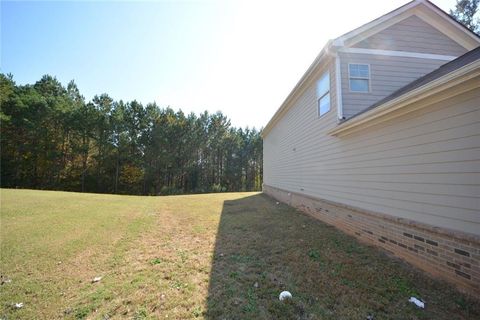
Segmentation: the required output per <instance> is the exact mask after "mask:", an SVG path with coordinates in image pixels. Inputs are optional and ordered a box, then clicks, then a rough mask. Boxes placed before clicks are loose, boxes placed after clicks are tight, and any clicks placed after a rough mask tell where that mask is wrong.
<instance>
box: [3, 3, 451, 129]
mask: <svg viewBox="0 0 480 320" xmlns="http://www.w3.org/2000/svg"><path fill="white" fill-rule="evenodd" d="M406 2H408V1H400V0H391V1H384V0H364V1H352V2H349V4H348V6H347V7H346V6H345V2H344V1H336V2H334V1H329V2H326V1H301V0H297V1H260V0H258V1H247V0H244V1H190V2H180V1H168V2H167V1H150V2H136V1H131V2H112V1H88V2H87V1H84V2H72V1H56V2H41V1H36V2H21V1H14V2H8V1H2V2H1V60H0V67H1V71H2V72H4V73H12V74H13V76H14V79H15V81H16V82H17V83H19V84H26V83H34V82H35V81H37V80H39V79H40V77H41V76H42V75H44V74H51V75H54V76H56V77H57V78H58V79H59V80H60V81H61V82H62V83H64V84H66V83H67V82H68V81H70V80H72V79H74V80H75V82H76V83H77V85H78V87H79V88H80V91H81V92H82V94H83V95H84V96H85V98H86V99H87V100H89V99H91V98H92V97H93V96H94V95H95V94H101V93H104V92H106V93H108V94H109V95H110V96H112V97H113V98H114V99H116V100H120V99H123V100H133V99H137V100H138V101H141V102H142V103H147V102H153V101H156V102H157V103H158V104H159V105H160V106H167V105H169V106H172V107H173V108H174V109H179V108H182V109H183V110H184V111H186V112H191V111H193V112H197V113H198V112H201V111H203V110H209V111H210V112H215V111H217V110H221V111H222V112H224V113H225V114H226V115H227V116H228V117H230V118H231V120H232V123H233V124H234V125H236V126H250V127H252V126H255V127H257V128H260V127H262V126H264V125H265V124H266V123H267V122H268V120H269V119H270V117H271V116H272V115H273V113H274V112H275V111H276V109H277V108H278V107H279V106H280V104H281V103H282V101H283V100H284V99H285V98H286V96H287V95H288V94H289V92H290V90H291V89H292V88H293V87H294V85H295V84H296V82H297V81H298V80H299V78H300V77H301V76H302V74H303V72H305V70H306V69H307V68H308V66H309V65H310V63H311V62H312V61H313V59H314V58H315V56H316V55H317V54H318V52H319V51H320V49H321V48H322V46H323V45H324V44H325V43H326V41H327V40H328V39H331V38H335V37H337V36H339V35H341V34H342V33H344V32H347V31H349V30H351V29H353V28H355V27H358V26H359V25H361V24H363V23H365V22H368V21H370V20H372V19H374V18H376V17H378V16H380V15H382V14H384V13H386V12H388V11H390V10H393V9H395V8H396V7H398V6H400V5H402V4H404V3H406ZM434 3H435V4H437V5H438V6H440V7H441V8H442V9H444V10H448V9H449V8H452V7H453V5H454V3H455V1H454V0H439V1H434Z"/></svg>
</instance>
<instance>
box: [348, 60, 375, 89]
mask: <svg viewBox="0 0 480 320" xmlns="http://www.w3.org/2000/svg"><path fill="white" fill-rule="evenodd" d="M351 65H362V66H367V68H368V77H352V75H351V74H350V66H351ZM352 79H354V80H367V81H368V91H354V90H352V86H351V82H350V80H352ZM348 89H349V90H350V92H352V93H370V92H372V71H371V68H370V64H369V63H359V62H352V63H349V64H348Z"/></svg>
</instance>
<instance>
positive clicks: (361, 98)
mask: <svg viewBox="0 0 480 320" xmlns="http://www.w3.org/2000/svg"><path fill="white" fill-rule="evenodd" d="M340 61H341V73H342V77H341V81H342V97H343V115H344V117H345V118H347V119H348V118H350V117H352V116H354V115H355V114H357V113H358V112H360V111H362V110H364V109H365V108H367V107H369V106H371V105H372V104H374V103H376V102H378V101H379V100H381V99H382V98H385V97H386V96H388V95H389V94H391V93H393V92H394V91H396V90H398V89H400V88H401V87H403V86H405V85H407V84H409V83H410V82H412V81H414V80H416V79H418V78H420V77H422V76H424V75H426V74H427V73H430V72H432V71H433V70H435V69H437V68H438V67H440V66H441V65H443V64H445V63H446V62H447V61H444V60H433V59H419V58H409V57H391V56H383V55H371V54H358V53H341V54H340ZM349 63H360V64H369V65H370V82H371V83H370V92H368V93H366V92H351V91H350V86H349V79H348V64H349Z"/></svg>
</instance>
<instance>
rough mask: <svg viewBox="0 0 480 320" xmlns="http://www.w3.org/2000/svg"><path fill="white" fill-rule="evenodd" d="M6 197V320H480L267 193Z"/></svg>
mask: <svg viewBox="0 0 480 320" xmlns="http://www.w3.org/2000/svg"><path fill="white" fill-rule="evenodd" d="M0 191H1V221H0V222H1V229H0V237H1V244H0V252H1V256H0V273H1V275H2V281H5V280H6V279H10V280H11V282H9V281H6V282H5V283H3V284H2V285H1V286H0V318H1V319H57V318H66V319H84V318H85V319H114V318H130V319H156V318H163V319H165V318H168V319H195V318H199V319H202V318H203V319H366V318H367V316H368V315H373V316H374V319H449V320H451V319H480V304H479V303H478V301H475V300H472V299H471V298H468V297H467V296H464V295H462V294H460V293H459V292H457V291H455V290H454V289H453V288H452V287H451V286H449V285H447V284H446V283H444V282H440V281H437V280H433V279H431V278H430V277H428V276H426V275H425V274H423V273H421V272H419V271H416V270H414V269H413V268H411V267H409V266H408V265H406V264H404V263H402V262H401V261H398V260H394V259H391V258H389V257H387V256H386V255H385V254H384V253H382V252H381V251H379V250H377V249H375V248H372V247H369V246H365V245H363V244H360V243H358V242H357V241H356V240H355V239H353V238H351V237H349V236H347V235H345V234H343V233H341V232H339V231H337V230H336V229H334V228H332V227H330V226H327V225H325V224H323V223H321V222H319V221H316V220H314V219H312V218H310V217H308V216H306V215H303V214H301V213H299V212H297V211H296V210H294V209H292V208H289V207H288V206H286V205H282V204H279V205H277V204H276V202H275V201H274V200H272V199H270V198H268V197H266V196H264V195H262V194H258V193H222V194H207V195H189V196H171V197H135V196H114V195H97V194H80V193H66V192H49V191H31V190H8V189H3V190H0ZM97 276H101V277H102V279H101V280H100V281H99V282H96V283H92V279H93V278H94V277H97ZM282 290H288V291H290V292H291V293H292V294H293V300H291V301H290V302H288V303H282V302H280V301H278V295H279V293H280V292H281V291H282ZM411 295H415V296H417V297H421V298H422V299H423V300H425V301H426V305H427V307H426V309H425V310H420V309H417V308H416V307H415V306H414V305H412V304H411V303H409V302H408V298H409V297H410V296H411ZM19 302H22V303H24V306H23V308H20V309H14V308H13V307H12V304H14V303H19Z"/></svg>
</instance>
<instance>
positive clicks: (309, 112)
mask: <svg viewBox="0 0 480 320" xmlns="http://www.w3.org/2000/svg"><path fill="white" fill-rule="evenodd" d="M479 46H480V38H479V37H478V36H476V35H475V34H474V33H472V32H470V31H469V30H468V29H466V28H465V27H463V26H462V25H461V24H459V23H457V22H456V21H455V20H454V19H452V18H451V17H450V16H449V15H448V14H446V13H445V12H443V11H442V10H441V9H439V8H438V7H436V6H435V5H434V4H433V3H431V2H429V1H426V0H415V1H412V2H410V3H408V4H406V5H404V6H402V7H400V8H398V9H396V10H394V11H392V12H390V13H388V14H386V15H384V16H382V17H380V18H378V19H376V20H374V21H371V22H370V23H367V24H365V25H363V26H361V27H359V28H357V29H355V30H353V31H351V32H349V33H347V34H345V35H343V36H341V37H339V38H337V39H334V40H331V41H329V42H328V43H327V44H326V46H325V47H324V49H323V50H322V51H321V52H320V54H319V55H318V57H317V58H316V59H315V61H314V62H313V64H312V65H311V66H310V67H309V69H308V70H307V71H306V73H305V74H304V75H303V77H302V78H301V79H300V81H299V82H298V84H297V85H296V86H295V88H294V89H293V91H292V92H291V93H290V94H289V95H288V97H287V98H286V100H285V101H284V103H283V104H282V105H281V106H280V108H279V109H278V111H277V112H276V113H275V114H274V116H273V118H272V119H271V120H270V122H269V123H268V124H267V126H266V127H265V129H264V131H263V139H264V142H263V143H264V186H263V191H264V192H265V193H266V194H268V195H270V196H272V197H274V198H276V199H278V200H279V201H282V202H284V203H287V204H289V205H291V206H293V207H296V208H299V209H301V210H303V211H305V212H307V213H308V214H310V215H312V216H314V217H316V218H318V219H320V220H322V221H324V222H326V223H329V224H331V225H334V226H336V227H337V228H339V229H341V230H343V231H344V232H347V233H348V234H351V235H353V236H355V237H357V238H358V239H360V240H361V241H364V242H367V243H370V244H375V245H377V246H380V247H382V248H384V249H385V250H387V251H389V252H391V253H392V254H394V255H396V256H399V257H401V258H403V259H405V260H406V261H408V262H410V263H411V264H413V265H414V266H416V267H419V268H421V269H423V270H425V271H427V272H429V273H431V274H432V275H434V276H437V277H441V278H443V279H445V280H447V281H450V282H452V283H454V284H455V285H457V286H458V287H459V288H461V289H463V290H464V291H468V292H471V293H474V294H480V48H478V47H479Z"/></svg>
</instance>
